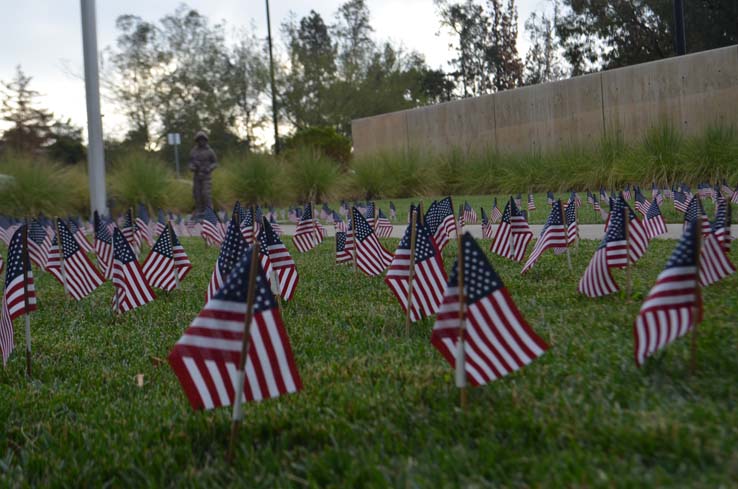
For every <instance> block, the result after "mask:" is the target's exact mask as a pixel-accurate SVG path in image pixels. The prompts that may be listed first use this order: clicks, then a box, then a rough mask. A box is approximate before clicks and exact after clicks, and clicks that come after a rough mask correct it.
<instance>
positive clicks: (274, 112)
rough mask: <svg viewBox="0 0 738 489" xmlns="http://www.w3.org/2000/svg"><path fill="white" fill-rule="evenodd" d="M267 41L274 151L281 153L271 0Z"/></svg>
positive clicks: (267, 6) (267, 8)
mask: <svg viewBox="0 0 738 489" xmlns="http://www.w3.org/2000/svg"><path fill="white" fill-rule="evenodd" d="M266 14H267V36H268V37H267V43H268V44H269V76H270V78H271V84H272V123H273V124H274V153H275V154H279V128H278V120H277V111H278V110H277V109H278V108H277V88H276V87H275V83H274V56H273V55H272V21H271V19H270V17H269V0H266Z"/></svg>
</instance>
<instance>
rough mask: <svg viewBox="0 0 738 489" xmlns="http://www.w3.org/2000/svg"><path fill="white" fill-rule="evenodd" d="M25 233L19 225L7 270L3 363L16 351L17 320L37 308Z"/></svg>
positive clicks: (0, 317) (0, 321) (0, 329)
mask: <svg viewBox="0 0 738 489" xmlns="http://www.w3.org/2000/svg"><path fill="white" fill-rule="evenodd" d="M25 233H26V228H25V225H23V226H20V227H19V228H17V229H16V231H15V233H14V234H13V236H12V237H11V238H10V243H9V245H8V270H7V271H6V272H5V289H4V292H3V299H2V301H3V303H2V311H1V312H0V350H2V355H3V366H5V364H6V363H7V361H8V357H10V353H11V352H12V351H13V344H14V341H13V321H14V320H15V319H17V318H19V317H20V316H22V315H24V314H28V313H30V312H33V311H35V310H36V287H35V285H34V283H33V271H32V270H31V261H30V260H29V259H28V255H27V254H26V253H24V249H23V248H24V246H23V238H24V237H25ZM26 243H28V239H26ZM27 250H28V248H27V244H26V251H27ZM26 302H28V305H27V306H26Z"/></svg>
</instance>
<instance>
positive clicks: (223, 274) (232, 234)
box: [205, 213, 247, 302]
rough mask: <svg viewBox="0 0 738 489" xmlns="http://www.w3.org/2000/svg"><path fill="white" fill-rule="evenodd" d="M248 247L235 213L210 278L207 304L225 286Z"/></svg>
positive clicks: (206, 296)
mask: <svg viewBox="0 0 738 489" xmlns="http://www.w3.org/2000/svg"><path fill="white" fill-rule="evenodd" d="M246 247H247V246H246V241H245V240H244V239H243V235H242V234H241V230H240V229H239V225H238V216H236V215H235V213H234V215H233V216H232V217H231V220H230V222H229V224H228V229H227V230H226V235H225V239H224V240H223V243H222V244H221V246H220V253H219V254H218V260H217V261H216V262H215V268H214V269H213V274H212V276H211V277H210V282H209V284H208V290H207V292H206V293H205V302H207V301H209V300H210V298H211V297H213V296H214V295H215V293H216V292H218V290H219V289H220V288H221V287H222V286H223V284H224V283H225V279H226V278H227V277H228V275H229V274H230V273H231V271H232V270H233V267H235V266H236V262H237V261H238V260H239V259H240V258H241V255H242V254H243V252H244V250H245V249H246Z"/></svg>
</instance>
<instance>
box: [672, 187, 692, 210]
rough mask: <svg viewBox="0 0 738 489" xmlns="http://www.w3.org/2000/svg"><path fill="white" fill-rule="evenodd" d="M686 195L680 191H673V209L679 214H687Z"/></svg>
mask: <svg viewBox="0 0 738 489" xmlns="http://www.w3.org/2000/svg"><path fill="white" fill-rule="evenodd" d="M688 203H689V202H688V199H687V195H686V194H685V193H684V192H682V191H681V190H675V191H674V209H676V210H677V211H679V212H687V204H688Z"/></svg>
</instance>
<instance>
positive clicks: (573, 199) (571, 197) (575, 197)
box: [569, 190, 582, 209]
mask: <svg viewBox="0 0 738 489" xmlns="http://www.w3.org/2000/svg"><path fill="white" fill-rule="evenodd" d="M569 202H570V203H571V202H573V203H574V204H575V205H576V206H577V209H579V208H580V207H582V199H581V197H579V194H578V193H576V192H575V191H573V190H572V191H571V194H570V195H569Z"/></svg>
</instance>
